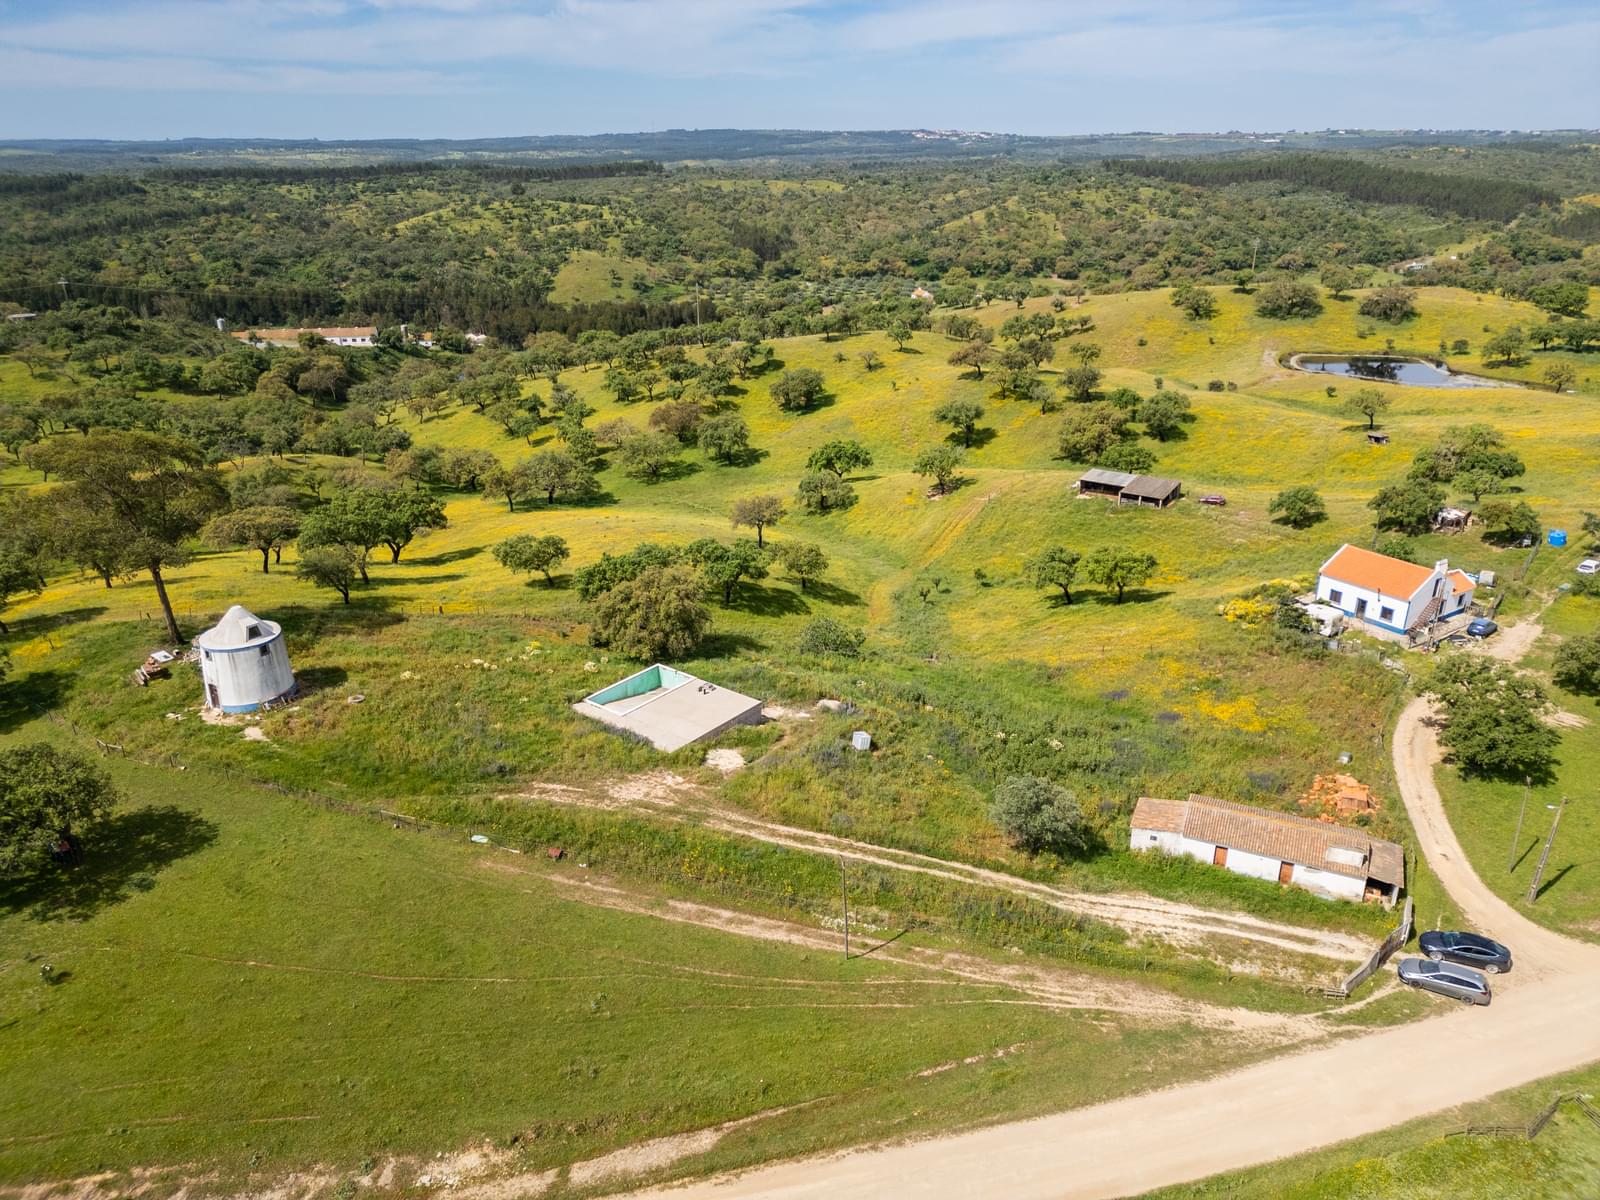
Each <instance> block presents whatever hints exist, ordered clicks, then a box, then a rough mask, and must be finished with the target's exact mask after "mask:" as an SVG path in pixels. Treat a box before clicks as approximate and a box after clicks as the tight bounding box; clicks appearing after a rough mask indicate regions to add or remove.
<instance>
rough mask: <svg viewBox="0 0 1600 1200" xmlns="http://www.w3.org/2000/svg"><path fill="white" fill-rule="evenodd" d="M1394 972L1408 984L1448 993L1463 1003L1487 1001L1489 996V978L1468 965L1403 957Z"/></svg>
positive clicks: (1438, 992) (1435, 991)
mask: <svg viewBox="0 0 1600 1200" xmlns="http://www.w3.org/2000/svg"><path fill="white" fill-rule="evenodd" d="M1395 974H1396V975H1398V976H1399V978H1400V982H1401V983H1403V984H1405V985H1406V986H1407V987H1414V988H1421V989H1422V990H1423V991H1425V992H1434V993H1437V994H1438V995H1440V996H1448V997H1449V998H1450V999H1452V1000H1460V1001H1461V1002H1462V1003H1463V1004H1488V1003H1489V1000H1490V998H1491V997H1490V994H1489V981H1488V979H1486V978H1484V976H1483V975H1482V974H1480V973H1479V972H1477V971H1474V970H1473V969H1472V968H1471V967H1462V966H1457V965H1456V964H1455V963H1447V962H1434V961H1433V960H1432V959H1430V958H1403V959H1401V960H1400V965H1399V966H1398V967H1396V968H1395Z"/></svg>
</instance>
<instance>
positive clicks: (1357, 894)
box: [1128, 796, 1406, 904]
mask: <svg viewBox="0 0 1600 1200" xmlns="http://www.w3.org/2000/svg"><path fill="white" fill-rule="evenodd" d="M1130 825H1131V828H1130V830H1129V837H1128V844H1129V846H1130V847H1131V848H1132V849H1134V850H1156V851H1159V852H1160V853H1162V854H1173V855H1180V854H1181V855H1184V856H1185V857H1188V858H1193V859H1198V860H1199V861H1200V862H1204V863H1210V864H1211V865H1212V866H1215V867H1223V868H1225V869H1226V870H1229V871H1232V872H1233V873H1234V874H1235V875H1249V876H1251V877H1252V878H1255V879H1266V880H1276V881H1277V882H1278V883H1282V884H1287V885H1289V886H1292V887H1300V888H1305V889H1306V890H1308V891H1312V892H1316V893H1318V894H1319V895H1323V896H1331V897H1335V898H1337V899H1341V900H1357V901H1359V900H1380V901H1382V902H1383V903H1384V904H1393V903H1394V902H1395V900H1396V899H1398V898H1399V894H1400V889H1401V888H1402V887H1404V886H1405V881H1406V876H1405V855H1404V853H1403V852H1402V851H1401V849H1400V847H1399V846H1397V845H1395V844H1394V843H1393V842H1386V841H1384V840H1383V839H1382V838H1375V837H1373V836H1372V835H1370V834H1368V833H1367V832H1366V831H1364V830H1361V829H1351V828H1350V827H1348V826H1345V825H1333V824H1330V823H1328V822H1326V821H1313V820H1310V819H1309V818H1306V817H1297V816H1294V815H1292V814H1290V813H1283V812H1274V811H1273V810H1271V809H1266V808H1252V807H1251V806H1250V805H1248V804H1234V803H1232V802H1230V801H1227V800H1215V799H1212V798H1211V797H1210V796H1190V797H1189V798H1188V799H1187V800H1157V799H1155V798H1154V797H1151V796H1142V797H1140V799H1139V803H1138V804H1137V805H1135V806H1134V810H1133V819H1132V821H1131V822H1130Z"/></svg>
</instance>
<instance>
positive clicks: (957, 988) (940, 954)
mask: <svg viewBox="0 0 1600 1200" xmlns="http://www.w3.org/2000/svg"><path fill="white" fill-rule="evenodd" d="M484 865H485V867H486V869H488V870H492V871H494V872H496V873H497V874H500V875H506V876H513V877H514V876H524V877H526V878H527V879H528V881H529V884H530V885H545V886H554V887H555V888H557V889H559V890H560V891H561V892H562V894H563V895H565V896H566V897H567V898H569V899H572V900H577V901H579V902H581V903H584V904H593V905H596V906H599V907H602V908H611V909H617V910H620V911H623V912H631V913H639V914H642V915H645V916H651V917H656V918H658V919H660V920H666V921H675V922H678V923H681V924H686V925H698V926H700V927H701V928H704V929H714V930H716V931H718V932H719V933H730V934H733V935H735V936H737V937H746V938H755V939H758V940H761V941H770V942H783V943H785V944H787V945H792V946H803V947H805V948H806V949H808V950H816V951H819V952H821V953H824V954H837V953H838V952H839V948H840V942H839V937H838V935H837V934H835V933H832V932H829V931H827V930H823V929H816V928H813V927H811V926H806V925H798V924H795V923H793V922H789V921H781V920H776V919H774V918H771V917H761V916H756V915H754V914H752V913H744V912H737V911H734V910H732V909H725V908H718V907H715V906H714V905H709V904H702V903H699V902H697V901H692V900H676V899H663V898H661V897H657V896H650V895H642V894H639V893H636V892H632V891H629V890H627V889H626V888H623V887H621V886H618V885H617V884H616V883H614V882H612V881H610V880H607V879H596V878H594V877H592V876H575V875H564V874H558V873H552V872H549V871H530V870H529V869H528V868H526V867H521V866H518V865H516V864H514V863H510V862H506V861H503V860H498V859H492V858H491V859H485V860H484ZM873 957H874V958H880V959H886V960H888V961H890V962H895V963H900V964H903V965H905V966H911V967H917V968H920V969H922V970H923V971H925V972H926V974H925V975H924V976H920V977H916V978H912V979H909V980H885V981H881V982H882V986H883V987H884V988H885V989H890V990H893V989H896V988H904V987H916V986H920V987H929V986H934V987H937V986H941V985H942V986H946V987H949V988H950V989H951V994H950V995H949V996H948V998H945V999H938V1000H931V1001H930V1000H918V1001H917V1002H916V1004H915V1007H923V1008H925V1007H928V1006H930V1005H937V1004H941V1003H943V1004H1028V1005H1035V1006H1037V1007H1041V1008H1052V1009H1061V1010H1067V1009H1075V1010H1090V1011H1097V1012H1114V1013H1121V1014H1124V1015H1127V1016H1133V1017H1140V1018H1144V1019H1146V1020H1152V1021H1157V1022H1162V1023H1170V1022H1178V1021H1183V1022H1188V1023H1190V1024H1194V1025H1197V1026H1200V1027H1202V1028H1206V1029H1229V1030H1231V1031H1233V1032H1235V1033H1239V1034H1243V1035H1246V1036H1249V1037H1253V1038H1264V1039H1267V1040H1269V1041H1272V1042H1282V1043H1289V1042H1294V1043H1300V1042H1305V1041H1307V1040H1310V1039H1314V1038H1317V1037H1322V1036H1326V1035H1327V1034H1328V1033H1330V1032H1332V1028H1331V1027H1329V1026H1326V1025H1324V1024H1322V1023H1321V1022H1320V1021H1318V1020H1317V1019H1315V1018H1313V1017H1305V1016H1286V1015H1283V1014H1279V1013H1264V1012H1257V1011H1255V1010H1254V1009H1246V1008H1229V1007H1226V1006H1224V1005H1218V1004H1207V1003H1204V1002H1203V1001H1198V1000H1185V999H1183V998H1181V997H1178V996H1174V995H1172V994H1171V993H1170V992H1165V991H1160V990H1157V989H1155V988H1147V987H1141V986H1140V985H1138V984H1137V983H1132V982H1128V981H1126V980H1115V979H1107V978H1102V977H1099V976H1094V975H1088V974H1084V973H1083V972H1080V971H1073V970H1070V969H1067V968H1064V967H1056V966H1051V965H1048V964H1040V963H1037V962H1029V963H1025V964H1015V965H1013V964H1010V963H1000V962H995V961H993V960H991V959H986V958H981V957H979V956H977V955H973V954H962V953H958V952H955V951H950V950H941V949H938V948H936V947H930V946H914V945H883V946H881V947H880V948H878V949H877V950H875V951H874V952H873ZM647 965H650V966H653V967H654V968H655V969H657V970H661V971H667V970H675V971H684V970H687V968H681V967H678V968H674V967H669V966H667V965H664V964H647ZM753 982H755V983H759V984H760V990H763V991H772V990H774V987H773V983H772V982H771V981H764V980H756V981H753ZM778 982H779V983H780V984H781V983H783V982H785V981H778ZM787 982H789V983H791V984H793V985H795V987H799V986H801V985H804V986H805V987H807V988H810V989H815V988H816V985H815V984H814V983H812V982H811V981H798V980H797V981H787ZM725 986H727V985H725ZM824 986H826V985H824ZM857 991H859V989H857ZM794 1006H795V1007H805V1008H818V1007H821V1008H826V1007H851V1008H904V1007H912V1005H911V1004H909V1003H907V1002H903V1001H901V1000H899V999H896V998H893V997H885V998H883V999H878V998H868V999H865V1000H853V1001H849V1002H840V1001H830V1000H829V999H827V998H818V999H813V998H804V999H801V1000H797V1001H795V1002H794Z"/></svg>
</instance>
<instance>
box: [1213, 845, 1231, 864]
mask: <svg viewBox="0 0 1600 1200" xmlns="http://www.w3.org/2000/svg"><path fill="white" fill-rule="evenodd" d="M1211 865H1212V866H1213V867H1225V866H1227V865H1228V848H1227V847H1226V846H1218V847H1217V848H1216V849H1215V850H1213V851H1212V852H1211Z"/></svg>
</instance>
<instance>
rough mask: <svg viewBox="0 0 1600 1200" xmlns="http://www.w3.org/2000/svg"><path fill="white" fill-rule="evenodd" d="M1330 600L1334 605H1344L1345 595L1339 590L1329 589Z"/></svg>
mask: <svg viewBox="0 0 1600 1200" xmlns="http://www.w3.org/2000/svg"><path fill="white" fill-rule="evenodd" d="M1328 599H1329V600H1330V601H1331V602H1332V603H1334V604H1342V603H1344V593H1343V592H1341V591H1340V590H1339V589H1338V588H1329V589H1328Z"/></svg>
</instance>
